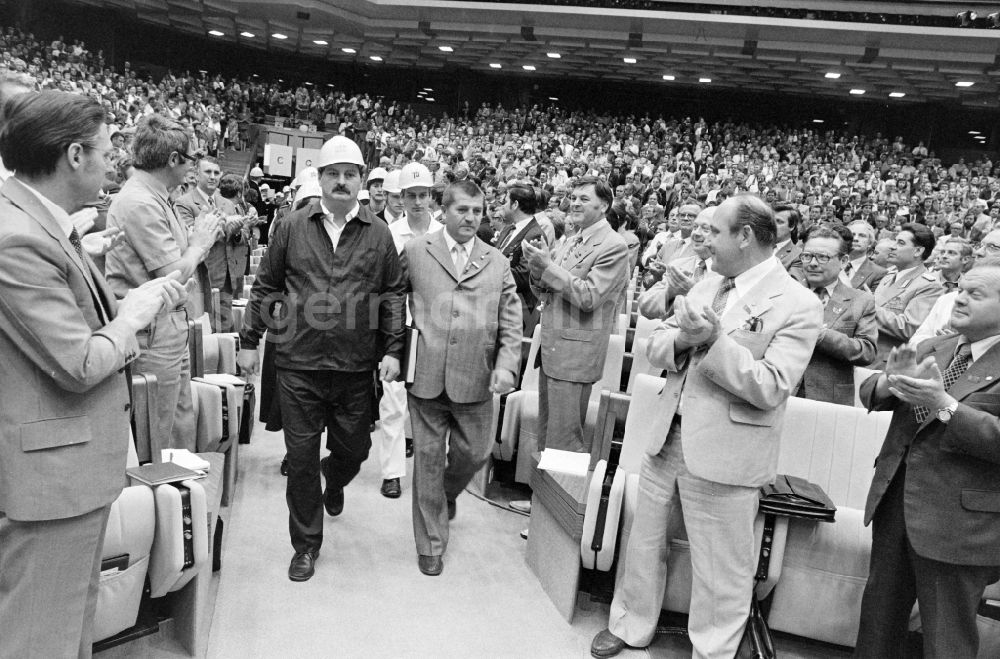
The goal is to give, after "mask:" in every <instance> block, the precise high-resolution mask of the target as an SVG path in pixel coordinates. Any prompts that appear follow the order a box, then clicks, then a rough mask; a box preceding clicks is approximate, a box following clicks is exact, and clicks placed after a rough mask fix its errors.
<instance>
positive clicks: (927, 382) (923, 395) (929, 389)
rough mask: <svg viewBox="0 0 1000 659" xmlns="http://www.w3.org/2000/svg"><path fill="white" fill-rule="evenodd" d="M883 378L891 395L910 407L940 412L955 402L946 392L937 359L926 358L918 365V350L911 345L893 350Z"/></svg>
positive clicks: (887, 361)
mask: <svg viewBox="0 0 1000 659" xmlns="http://www.w3.org/2000/svg"><path fill="white" fill-rule="evenodd" d="M883 377H884V378H885V382H886V385H887V386H888V390H889V393H891V394H892V395H893V396H895V397H896V398H898V399H900V400H901V401H903V402H905V403H909V404H910V405H914V406H917V405H919V406H923V407H926V408H927V409H929V410H939V409H943V408H945V407H948V406H949V405H950V404H951V403H952V402H953V401H954V400H955V399H954V398H952V397H951V396H949V395H948V392H947V391H945V388H944V378H943V377H942V375H941V369H940V368H938V365H937V362H936V361H935V359H934V358H933V357H925V358H924V359H923V361H921V362H919V363H918V362H917V351H916V348H912V347H910V346H909V345H901V346H897V347H895V348H893V349H892V351H891V352H890V353H889V358H888V359H887V360H886V363H885V371H884V373H883Z"/></svg>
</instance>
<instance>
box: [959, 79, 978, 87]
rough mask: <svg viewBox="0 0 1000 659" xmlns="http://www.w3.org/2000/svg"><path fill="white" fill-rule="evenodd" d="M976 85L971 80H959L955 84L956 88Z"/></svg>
mask: <svg viewBox="0 0 1000 659" xmlns="http://www.w3.org/2000/svg"><path fill="white" fill-rule="evenodd" d="M974 84H976V83H974V82H972V81H971V80H959V81H958V82H956V83H955V86H956V87H971V86H972V85H974Z"/></svg>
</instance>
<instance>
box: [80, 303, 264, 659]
mask: <svg viewBox="0 0 1000 659" xmlns="http://www.w3.org/2000/svg"><path fill="white" fill-rule="evenodd" d="M188 346H189V351H190V354H189V356H190V361H191V375H192V379H191V384H190V386H191V398H192V405H193V410H194V416H195V441H194V446H195V448H194V450H195V452H196V453H198V455H199V456H200V457H202V458H203V459H205V460H207V461H208V462H209V464H210V469H209V473H208V475H207V476H206V477H205V478H203V479H198V480H191V481H184V482H182V483H181V485H183V486H184V487H185V488H187V491H188V492H189V494H190V501H189V506H190V510H189V511H185V510H184V507H183V505H182V501H181V490H180V489H178V488H176V487H174V486H172V485H160V486H155V487H152V488H151V487H149V486H146V485H144V484H140V483H138V482H137V481H133V484H131V485H130V486H128V487H125V488H124V489H123V490H122V493H121V495H120V496H119V497H118V499H117V500H116V501H115V502H114V503H113V504H112V508H111V514H110V518H109V521H108V527H107V531H106V533H105V539H104V546H103V550H102V558H103V559H104V562H105V563H106V564H107V565H108V566H110V565H111V564H112V563H115V562H116V559H117V560H118V561H119V565H120V569H118V570H117V571H114V570H113V569H112V570H110V571H108V572H107V573H103V574H102V577H101V582H100V591H99V595H98V605H97V611H96V614H95V623H94V625H95V628H94V639H95V642H96V643H97V647H101V644H102V642H105V643H108V644H114V643H113V641H114V639H112V637H115V636H116V635H118V634H120V633H122V632H124V631H125V630H130V629H131V628H133V626H134V625H135V624H136V620H137V616H138V613H139V609H140V605H141V602H142V594H143V589H144V586H145V584H146V583H147V577H148V584H149V596H150V597H151V598H161V597H164V596H165V595H167V594H170V593H176V595H175V596H174V597H173V598H172V599H171V600H170V604H169V608H170V609H171V611H170V613H171V614H172V615H173V617H174V618H175V622H176V624H175V625H174V628H175V631H176V633H177V635H178V637H179V640H180V641H181V643H182V645H183V646H184V647H185V648H186V649H187V650H188V651H189V652H190V653H191V654H192V655H200V654H203V652H202V649H203V647H204V643H205V642H206V641H207V626H208V624H209V623H210V621H209V620H208V619H207V617H208V611H209V610H210V609H211V607H210V605H209V602H208V601H207V598H208V597H209V588H208V586H207V583H208V581H209V579H210V576H211V571H210V570H209V568H208V566H209V565H212V564H215V565H218V564H219V562H220V560H221V557H220V556H219V555H218V552H219V550H220V549H221V545H218V544H217V543H218V542H219V540H220V539H221V525H219V524H217V522H218V521H219V519H218V516H219V512H220V508H221V507H222V506H228V505H229V504H230V502H231V501H232V498H233V496H234V493H235V487H236V474H237V458H238V447H239V444H240V443H247V442H248V441H249V439H250V436H251V432H252V429H253V412H254V410H253V407H254V404H255V392H254V390H253V385H250V384H247V383H245V382H244V381H243V380H241V379H239V378H238V377H236V370H237V369H236V353H237V350H238V338H237V336H236V335H235V334H215V333H212V332H211V330H210V324H209V318H208V316H207V315H206V316H203V317H202V318H199V319H195V320H193V321H190V323H189V335H188ZM157 397H158V393H157V381H156V377H155V376H147V375H135V376H133V410H134V412H133V429H134V435H133V441H131V442H130V443H129V455H128V461H127V467H133V466H138V465H139V464H140V463H145V462H149V461H152V460H154V458H155V459H156V460H157V461H158V460H159V458H160V449H161V447H164V446H166V441H165V439H164V438H162V437H158V436H157V434H158V433H157V428H156V424H155V422H154V421H155V414H156V412H155V410H156V401H157ZM123 477H124V475H123ZM185 517H188V520H187V521H188V523H187V526H188V531H187V533H189V534H190V537H189V538H188V540H189V544H188V555H187V556H185V546H184V544H185ZM198 520H207V522H208V523H207V524H204V523H197V522H198ZM192 522H194V523H192ZM217 532H218V533H217ZM125 556H127V560H125V561H123V557H125ZM122 563H124V564H122ZM107 639H111V641H108V640H107Z"/></svg>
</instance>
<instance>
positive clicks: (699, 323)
mask: <svg viewBox="0 0 1000 659" xmlns="http://www.w3.org/2000/svg"><path fill="white" fill-rule="evenodd" d="M674 320H675V321H676V322H677V327H678V328H679V329H680V335H679V336H678V337H677V338H678V340H679V341H680V342H681V343H682V344H683V345H682V346H681V348H682V349H683V348H688V347H692V346H701V345H711V344H713V343H715V340H716V339H717V338H719V332H720V330H721V322H720V321H719V317H718V316H717V315H716V314H715V312H714V311H712V308H711V307H709V306H705V307H702V309H701V310H700V311H699V310H697V309H695V308H694V305H692V304H690V303H688V301H687V298H685V297H684V296H683V295H679V296H677V297H676V298H674Z"/></svg>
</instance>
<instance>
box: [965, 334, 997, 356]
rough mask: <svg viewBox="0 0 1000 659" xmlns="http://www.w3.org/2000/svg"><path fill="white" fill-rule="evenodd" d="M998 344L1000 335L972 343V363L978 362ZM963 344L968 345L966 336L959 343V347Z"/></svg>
mask: <svg viewBox="0 0 1000 659" xmlns="http://www.w3.org/2000/svg"><path fill="white" fill-rule="evenodd" d="M998 342H1000V334H994V335H993V336H988V337H986V338H985V339H979V340H978V341H975V342H974V343H972V361H973V362H975V361H977V360H978V359H979V358H980V357H982V356H983V355H985V354H986V353H987V351H989V349H990V348H992V347H993V346H995V345H996V344H997V343H998ZM963 343H968V339H966V338H965V337H964V336H963V337H962V340H961V341H960V342H959V344H958V345H959V346H961V345H962V344H963ZM956 350H957V347H956Z"/></svg>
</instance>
